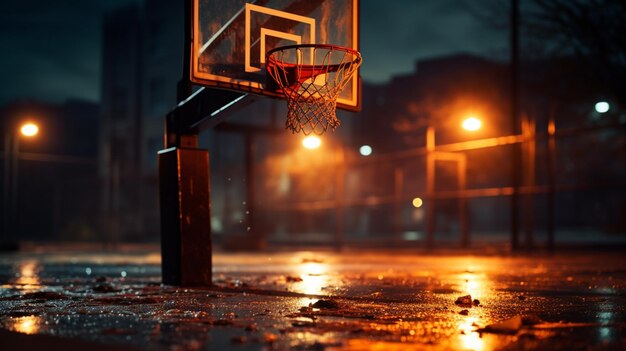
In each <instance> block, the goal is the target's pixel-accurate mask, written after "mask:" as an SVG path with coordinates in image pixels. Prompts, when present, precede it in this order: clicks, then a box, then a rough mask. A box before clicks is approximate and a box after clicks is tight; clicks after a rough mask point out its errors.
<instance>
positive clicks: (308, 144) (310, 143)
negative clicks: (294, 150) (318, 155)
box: [302, 135, 322, 150]
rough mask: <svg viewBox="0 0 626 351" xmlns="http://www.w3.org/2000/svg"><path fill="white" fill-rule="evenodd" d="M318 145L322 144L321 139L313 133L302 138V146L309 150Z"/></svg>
mask: <svg viewBox="0 0 626 351" xmlns="http://www.w3.org/2000/svg"><path fill="white" fill-rule="evenodd" d="M320 145H322V140H320V138H318V137H316V136H314V135H310V136H308V137H306V138H304V139H302V146H304V147H305V148H307V149H309V150H313V149H317V148H318V147H320Z"/></svg>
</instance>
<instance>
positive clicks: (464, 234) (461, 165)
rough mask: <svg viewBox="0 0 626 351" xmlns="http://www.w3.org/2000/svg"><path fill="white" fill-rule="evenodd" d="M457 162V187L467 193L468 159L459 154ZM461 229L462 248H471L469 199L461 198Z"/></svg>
mask: <svg viewBox="0 0 626 351" xmlns="http://www.w3.org/2000/svg"><path fill="white" fill-rule="evenodd" d="M458 156H459V158H458V161H457V182H458V184H457V187H458V190H459V191H460V192H462V191H465V188H466V187H467V157H466V156H465V154H459V155H458ZM459 224H460V225H459V227H460V230H461V247H469V244H470V236H469V220H468V214H467V198H465V196H460V197H459Z"/></svg>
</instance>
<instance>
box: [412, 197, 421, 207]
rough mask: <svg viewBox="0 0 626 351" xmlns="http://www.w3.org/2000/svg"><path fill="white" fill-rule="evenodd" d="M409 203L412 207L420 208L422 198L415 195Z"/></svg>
mask: <svg viewBox="0 0 626 351" xmlns="http://www.w3.org/2000/svg"><path fill="white" fill-rule="evenodd" d="M411 203H412V204H413V207H415V208H420V207H422V205H423V204H424V200H422V198H420V197H416V198H414V199H413V201H412V202H411Z"/></svg>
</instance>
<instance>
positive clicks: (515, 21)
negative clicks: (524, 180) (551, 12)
mask: <svg viewBox="0 0 626 351" xmlns="http://www.w3.org/2000/svg"><path fill="white" fill-rule="evenodd" d="M510 35H511V37H510V39H511V42H510V44H511V68H510V69H511V129H512V131H511V132H512V134H513V135H516V134H517V133H518V128H519V97H518V94H519V92H518V80H519V1H518V0H511V32H510ZM512 153H513V154H512V155H511V156H512V157H511V160H512V164H511V183H512V184H511V186H512V187H513V193H512V194H511V249H512V250H517V249H518V245H519V240H518V237H519V184H520V168H521V166H520V161H521V160H520V150H519V148H518V146H517V145H513V149H512Z"/></svg>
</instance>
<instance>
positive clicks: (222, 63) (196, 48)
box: [191, 0, 361, 111]
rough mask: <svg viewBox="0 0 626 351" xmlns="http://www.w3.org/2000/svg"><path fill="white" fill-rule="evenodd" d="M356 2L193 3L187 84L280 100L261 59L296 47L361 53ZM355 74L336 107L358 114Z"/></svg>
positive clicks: (237, 0) (236, 0)
mask: <svg viewBox="0 0 626 351" xmlns="http://www.w3.org/2000/svg"><path fill="white" fill-rule="evenodd" d="M358 5H359V0H257V1H245V0H193V6H192V11H191V12H192V13H191V15H192V35H193V40H192V45H191V46H192V47H191V81H192V82H194V83H196V84H200V85H204V86H210V87H218V88H223V89H231V90H236V91H243V92H249V93H255V94H260V95H267V96H273V97H281V96H282V94H278V93H277V91H276V86H275V85H274V84H272V80H271V78H270V77H269V76H268V75H267V72H266V70H265V55H266V53H267V52H268V51H269V50H271V49H273V48H276V47H279V46H285V45H294V44H332V45H339V46H344V47H348V48H351V49H354V50H357V51H358V50H359V17H358V14H359V9H358ZM359 79H360V78H359V75H358V74H355V75H354V76H353V77H352V79H351V80H350V82H349V83H348V84H347V86H346V87H345V88H344V89H343V91H342V92H341V94H340V95H339V98H338V99H337V107H339V108H342V109H347V110H352V111H358V110H359V109H360V103H361V102H360V95H361V94H360V93H361V92H360V89H361V84H360V81H359Z"/></svg>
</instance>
